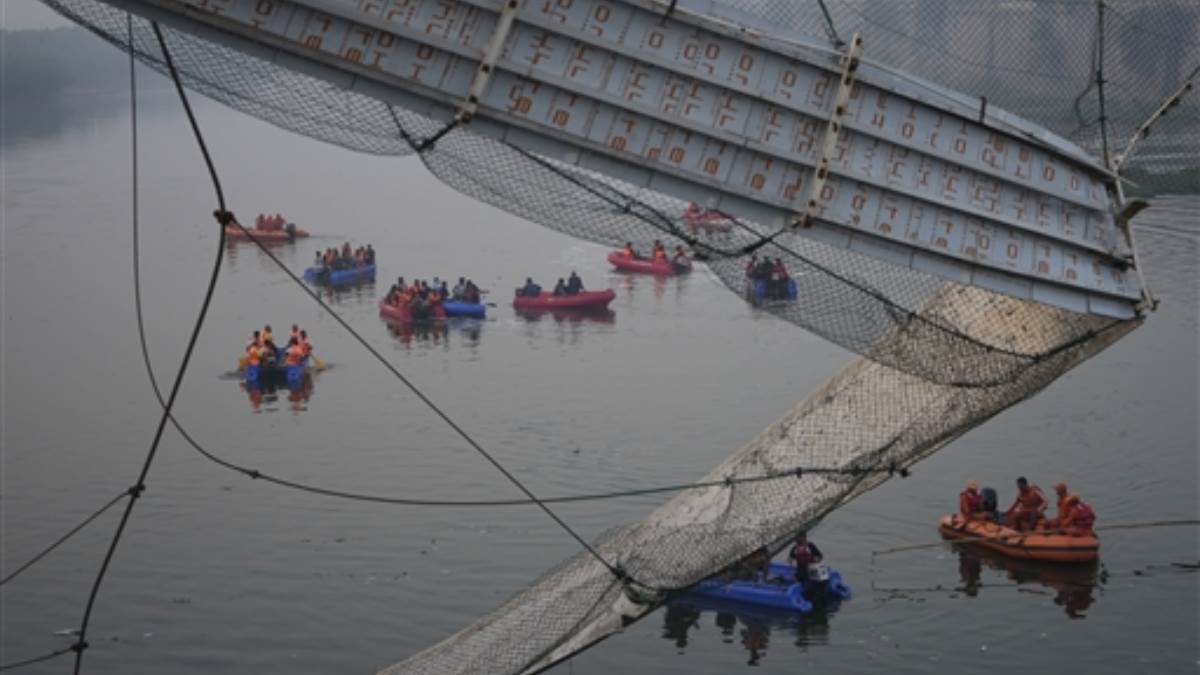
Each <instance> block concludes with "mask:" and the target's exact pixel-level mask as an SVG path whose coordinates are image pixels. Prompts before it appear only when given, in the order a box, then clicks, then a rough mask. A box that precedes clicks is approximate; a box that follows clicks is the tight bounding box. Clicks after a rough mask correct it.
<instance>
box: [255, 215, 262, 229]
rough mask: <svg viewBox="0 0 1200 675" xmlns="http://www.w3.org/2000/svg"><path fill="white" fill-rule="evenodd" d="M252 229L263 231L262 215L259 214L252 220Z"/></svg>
mask: <svg viewBox="0 0 1200 675" xmlns="http://www.w3.org/2000/svg"><path fill="white" fill-rule="evenodd" d="M254 229H256V230H261V229H263V214H261V213H260V214H258V215H257V216H256V217H255V218H254Z"/></svg>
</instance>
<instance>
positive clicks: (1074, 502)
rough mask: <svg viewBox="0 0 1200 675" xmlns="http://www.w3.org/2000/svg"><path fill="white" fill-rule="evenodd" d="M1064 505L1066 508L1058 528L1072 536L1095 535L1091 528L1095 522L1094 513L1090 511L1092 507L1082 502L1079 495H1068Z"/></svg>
mask: <svg viewBox="0 0 1200 675" xmlns="http://www.w3.org/2000/svg"><path fill="white" fill-rule="evenodd" d="M1066 506H1067V509H1068V510H1067V513H1066V516H1065V517H1063V518H1062V519H1061V522H1060V523H1059V525H1058V526H1059V529H1061V530H1062V531H1064V532H1066V533H1067V534H1068V535H1070V536H1072V537H1094V536H1096V532H1095V530H1093V529H1092V526H1093V525H1095V524H1096V513H1095V511H1092V507H1090V506H1088V505H1087V504H1086V503H1084V501H1083V500H1081V499H1080V498H1079V495H1069V496H1068V497H1067V502H1066Z"/></svg>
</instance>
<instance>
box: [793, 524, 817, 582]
mask: <svg viewBox="0 0 1200 675" xmlns="http://www.w3.org/2000/svg"><path fill="white" fill-rule="evenodd" d="M822 559H823V556H822V555H821V549H819V548H817V545H816V544H814V543H812V542H811V541H809V540H808V533H807V532H801V533H800V534H797V535H796V543H795V544H794V545H793V546H792V550H791V551H790V552H789V553H788V561H789V562H791V563H792V564H793V565H795V566H796V581H799V582H800V583H807V582H808V568H809V567H810V566H812V565H815V564H817V563H819V562H821V560H822Z"/></svg>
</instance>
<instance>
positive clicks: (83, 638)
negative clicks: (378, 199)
mask: <svg viewBox="0 0 1200 675" xmlns="http://www.w3.org/2000/svg"><path fill="white" fill-rule="evenodd" d="M130 20H131V19H130ZM130 25H132V24H130ZM153 27H154V33H155V35H156V36H157V38H158V41H159V45H160V47H161V48H162V53H163V59H164V60H165V61H166V63H167V66H168V68H169V69H170V70H171V72H172V74H173V78H172V79H173V80H174V82H175V87H176V90H177V92H178V94H179V98H180V101H181V103H182V104H183V108H184V111H185V112H186V113H187V117H188V121H189V123H190V124H191V127H192V132H193V133H194V134H195V136H196V141H197V144H198V145H199V146H200V151H201V153H202V154H203V156H204V162H205V164H206V165H207V167H208V171H209V176H210V177H211V178H212V182H213V189H214V190H215V192H216V195H217V204H218V208H219V211H218V212H217V223H218V225H219V226H220V227H221V233H220V235H219V236H218V237H217V255H216V258H215V259H214V260H213V268H212V274H211V275H210V277H209V281H208V287H207V288H206V289H205V293H204V300H203V302H202V303H201V305H200V312H199V313H198V314H197V316H196V321H195V325H194V326H193V328H192V332H191V335H190V337H189V338H188V343H187V348H186V349H185V350H184V354H183V358H182V359H181V360H180V363H179V371H178V373H177V374H176V375H175V382H174V383H173V384H172V386H171V393H170V396H168V397H167V401H166V404H165V405H164V406H163V411H162V415H161V416H160V417H159V420H158V427H157V428H156V429H155V432H154V440H153V441H152V442H151V444H150V450H149V451H148V452H147V453H146V459H145V461H144V462H143V464H142V469H141V472H140V473H139V474H138V477H137V482H135V483H134V485H133V486H132V487H131V488H130V489H129V501H128V502H126V504H125V511H124V513H122V514H121V522H120V523H119V524H118V525H117V530H116V532H114V533H113V538H112V541H111V543H110V544H109V546H108V551H107V552H106V553H105V555H104V561H103V562H102V563H101V565H100V570H99V571H98V572H97V574H96V580H95V582H94V583H93V584H92V590H91V592H90V593H89V594H88V601H87V606H86V608H85V609H84V612H83V619H82V621H81V622H80V627H79V638H78V640H76V642H75V644H73V645H71V651H74V652H75V668H74V672H75V674H76V675H78V674H79V672H80V670H81V669H82V667H83V653H84V651H85V650H86V649H87V646H88V643H87V629H88V624H89V622H90V620H91V616H92V609H93V608H94V607H95V604H96V598H97V596H98V595H99V592H100V585H101V584H102V583H103V582H104V577H105V574H106V573H107V572H108V567H109V565H110V564H111V563H112V559H113V556H114V554H115V553H116V550H117V545H118V544H119V543H120V541H121V535H122V534H123V533H124V532H125V525H126V524H127V523H128V522H129V517H130V515H131V514H132V513H133V507H134V505H135V504H137V500H138V498H139V497H140V496H141V494H142V492H143V491H144V490H145V488H146V476H147V475H148V474H149V473H150V466H151V465H152V464H153V462H154V458H155V456H156V455H157V453H158V447H159V443H160V442H161V441H162V435H163V431H164V430H165V429H166V426H167V419H168V418H169V417H170V413H171V409H172V408H173V407H174V405H175V398H176V397H177V396H178V394H179V388H180V386H181V385H182V384H183V376H184V374H185V373H186V372H187V366H188V362H189V361H190V360H191V356H192V351H193V350H194V349H195V346H196V340H197V339H198V338H199V337H200V329H201V328H202V327H203V326H204V319H205V317H206V316H207V314H208V307H209V305H210V304H211V302H212V297H213V292H214V291H215V290H216V287H217V279H218V277H219V276H220V272H221V262H222V260H223V259H224V251H225V227H224V221H225V220H226V219H227V218H228V217H229V212H228V211H227V210H226V208H225V195H224V193H223V192H222V190H221V183H220V180H219V178H218V177H217V172H216V168H215V167H214V166H213V162H212V157H211V156H210V155H209V152H208V147H207V146H206V145H205V144H204V139H203V137H202V136H201V134H200V128H199V126H198V125H197V123H196V117H195V115H194V114H193V113H192V108H191V106H190V105H189V104H188V100H187V94H186V93H185V92H184V90H183V85H182V84H181V83H180V81H179V77H178V75H177V74H176V73H175V68H174V64H173V62H172V61H171V53H170V51H169V50H168V49H167V44H166V41H165V40H164V39H163V36H162V32H161V31H159V29H158V25H157V24H154V26H153ZM130 44H131V45H132V30H130ZM131 52H132V47H131Z"/></svg>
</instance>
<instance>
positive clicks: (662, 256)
mask: <svg viewBox="0 0 1200 675" xmlns="http://www.w3.org/2000/svg"><path fill="white" fill-rule="evenodd" d="M654 259H655V260H666V259H667V251H666V250H665V249H661V248H656V249H654Z"/></svg>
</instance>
